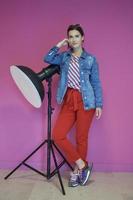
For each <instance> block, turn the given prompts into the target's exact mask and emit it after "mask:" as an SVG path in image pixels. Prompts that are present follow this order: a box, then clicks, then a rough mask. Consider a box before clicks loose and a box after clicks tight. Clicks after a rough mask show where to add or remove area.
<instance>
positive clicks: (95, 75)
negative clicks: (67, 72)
mask: <svg viewBox="0 0 133 200" xmlns="http://www.w3.org/2000/svg"><path fill="white" fill-rule="evenodd" d="M90 82H91V85H92V87H93V90H94V94H95V100H96V107H100V108H102V107H103V95H102V87H101V82H100V79H99V67H98V63H97V60H96V58H95V57H94V61H93V65H92V69H91V76H90Z"/></svg>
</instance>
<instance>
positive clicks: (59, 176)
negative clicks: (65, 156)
mask: <svg viewBox="0 0 133 200" xmlns="http://www.w3.org/2000/svg"><path fill="white" fill-rule="evenodd" d="M51 149H52V155H53V159H54V163H55V167H56V170H57V174H58V178H59V181H60V185H61V188H62V193H63V195H65V194H66V193H65V189H64V186H63V183H62V179H61V175H60V171H59V169H58V165H57V161H56V157H55V153H54V149H53V146H52V145H51Z"/></svg>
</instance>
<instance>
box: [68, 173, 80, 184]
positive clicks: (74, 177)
mask: <svg viewBox="0 0 133 200" xmlns="http://www.w3.org/2000/svg"><path fill="white" fill-rule="evenodd" d="M78 185H79V173H77V174H75V173H73V172H71V173H70V179H69V181H68V186H69V187H76V186H78Z"/></svg>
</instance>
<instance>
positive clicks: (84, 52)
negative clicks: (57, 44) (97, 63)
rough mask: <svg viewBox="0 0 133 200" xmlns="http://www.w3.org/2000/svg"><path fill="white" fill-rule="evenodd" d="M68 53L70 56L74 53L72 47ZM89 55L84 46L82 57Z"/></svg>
mask: <svg viewBox="0 0 133 200" xmlns="http://www.w3.org/2000/svg"><path fill="white" fill-rule="evenodd" d="M67 54H68V55H69V56H71V55H72V49H69V50H68V51H67ZM87 55H88V53H87V52H86V51H85V49H84V48H83V51H82V53H81V56H80V57H81V58H84V59H85V58H86V56H87Z"/></svg>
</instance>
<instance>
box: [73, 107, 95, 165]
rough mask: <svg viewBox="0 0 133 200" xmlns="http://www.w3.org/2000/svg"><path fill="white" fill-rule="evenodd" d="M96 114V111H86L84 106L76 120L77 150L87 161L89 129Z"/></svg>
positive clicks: (78, 112)
mask: <svg viewBox="0 0 133 200" xmlns="http://www.w3.org/2000/svg"><path fill="white" fill-rule="evenodd" d="M94 113H95V109H91V110H84V108H83V105H81V107H80V109H79V110H78V111H77V120H76V145H77V146H76V147H77V148H76V149H77V152H78V154H79V155H80V158H81V159H82V160H83V161H85V162H87V161H86V156H87V150H88V135H89V129H90V126H91V123H92V119H93V116H94Z"/></svg>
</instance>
